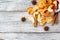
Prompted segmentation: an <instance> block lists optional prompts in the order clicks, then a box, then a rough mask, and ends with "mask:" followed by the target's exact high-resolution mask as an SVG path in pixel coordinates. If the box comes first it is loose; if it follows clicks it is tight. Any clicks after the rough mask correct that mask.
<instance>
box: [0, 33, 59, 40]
mask: <svg viewBox="0 0 60 40" xmlns="http://www.w3.org/2000/svg"><path fill="white" fill-rule="evenodd" d="M0 39H3V40H60V33H45V34H43V33H42V34H21V33H19V34H17V33H0Z"/></svg>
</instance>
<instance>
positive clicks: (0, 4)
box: [0, 0, 32, 11]
mask: <svg viewBox="0 0 60 40" xmlns="http://www.w3.org/2000/svg"><path fill="white" fill-rule="evenodd" d="M31 6H32V3H31V0H0V11H18V10H19V11H26V9H27V8H28V7H31Z"/></svg>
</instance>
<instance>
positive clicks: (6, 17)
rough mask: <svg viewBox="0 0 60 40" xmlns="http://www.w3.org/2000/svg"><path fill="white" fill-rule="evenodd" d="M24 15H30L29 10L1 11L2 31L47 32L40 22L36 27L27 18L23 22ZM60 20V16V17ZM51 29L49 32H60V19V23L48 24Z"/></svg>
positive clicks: (0, 29)
mask: <svg viewBox="0 0 60 40" xmlns="http://www.w3.org/2000/svg"><path fill="white" fill-rule="evenodd" d="M59 15H60V14H59ZM22 17H26V18H27V17H28V13H27V12H0V32H45V31H44V29H43V27H44V26H43V27H41V26H40V25H39V24H38V27H37V28H34V26H33V24H32V23H31V22H30V21H29V20H28V19H27V20H26V22H21V18H22ZM59 20H60V17H59ZM45 26H49V27H50V30H49V31H48V32H60V21H59V24H58V25H54V26H51V24H46V25H45Z"/></svg>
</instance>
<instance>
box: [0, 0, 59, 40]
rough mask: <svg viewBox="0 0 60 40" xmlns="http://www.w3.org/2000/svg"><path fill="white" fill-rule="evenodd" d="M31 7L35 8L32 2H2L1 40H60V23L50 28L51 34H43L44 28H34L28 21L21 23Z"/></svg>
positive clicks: (0, 14) (5, 0)
mask: <svg viewBox="0 0 60 40" xmlns="http://www.w3.org/2000/svg"><path fill="white" fill-rule="evenodd" d="M29 6H33V5H32V4H31V0H18V1H17V0H0V11H4V12H0V40H60V23H59V24H58V25H55V26H54V27H51V26H49V27H50V28H51V29H50V31H49V33H41V32H45V31H44V30H43V28H41V27H37V28H34V27H32V26H33V24H31V23H30V22H29V21H28V20H27V21H26V22H25V23H22V22H21V20H20V18H21V17H23V16H25V17H27V15H28V14H27V12H26V8H27V7H29ZM5 11H10V12H5ZM12 11H14V12H12ZM15 11H21V12H15ZM59 15H60V14H59ZM59 20H60V18H59ZM47 25H48V24H47ZM32 32H34V33H32ZM38 32H39V33H38ZM50 32H51V33H50ZM53 32H54V33H53Z"/></svg>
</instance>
